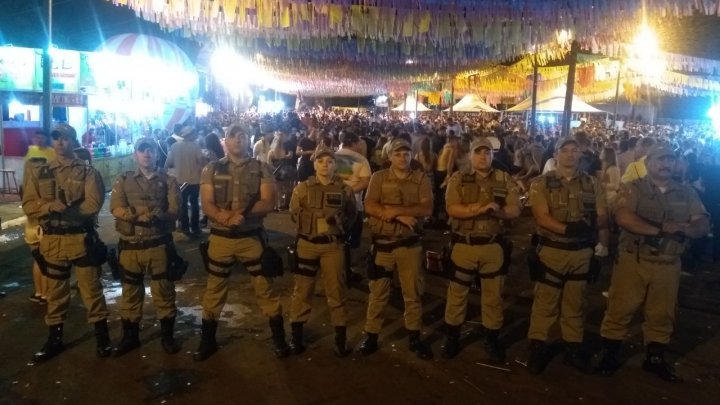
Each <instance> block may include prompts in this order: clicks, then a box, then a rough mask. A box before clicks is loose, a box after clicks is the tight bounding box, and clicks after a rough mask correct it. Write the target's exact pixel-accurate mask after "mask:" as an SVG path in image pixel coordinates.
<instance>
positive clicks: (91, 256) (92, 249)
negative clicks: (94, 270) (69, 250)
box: [75, 230, 108, 267]
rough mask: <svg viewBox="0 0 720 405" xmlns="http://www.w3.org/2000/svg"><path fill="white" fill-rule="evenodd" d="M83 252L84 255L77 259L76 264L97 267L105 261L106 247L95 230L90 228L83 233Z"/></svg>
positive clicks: (106, 256) (106, 257) (106, 255)
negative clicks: (89, 230)
mask: <svg viewBox="0 0 720 405" xmlns="http://www.w3.org/2000/svg"><path fill="white" fill-rule="evenodd" d="M85 252H86V254H85V257H82V258H80V259H78V260H77V262H76V263H75V264H76V265H78V266H92V267H99V266H102V265H103V264H105V262H107V259H108V248H107V246H106V245H105V243H104V242H103V241H102V239H100V235H98V234H97V231H95V230H92V231H91V232H88V233H87V235H85Z"/></svg>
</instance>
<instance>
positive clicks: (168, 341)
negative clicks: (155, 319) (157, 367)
mask: <svg viewBox="0 0 720 405" xmlns="http://www.w3.org/2000/svg"><path fill="white" fill-rule="evenodd" d="M174 332H175V317H167V318H163V319H161V320H160V336H161V337H160V343H162V348H163V350H164V351H165V353H167V354H175V353H177V352H179V351H180V345H179V344H178V343H177V342H176V341H175V336H174Z"/></svg>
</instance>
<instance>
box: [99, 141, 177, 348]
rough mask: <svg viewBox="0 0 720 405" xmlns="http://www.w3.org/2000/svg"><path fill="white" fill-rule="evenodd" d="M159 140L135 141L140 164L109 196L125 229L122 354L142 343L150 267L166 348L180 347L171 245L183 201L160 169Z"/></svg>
mask: <svg viewBox="0 0 720 405" xmlns="http://www.w3.org/2000/svg"><path fill="white" fill-rule="evenodd" d="M157 154H158V151H157V144H156V143H155V141H154V140H153V139H151V138H140V139H139V140H138V141H137V142H135V161H136V162H137V169H136V170H135V171H130V172H127V173H125V174H121V175H120V176H118V178H117V180H115V184H114V185H113V189H112V195H111V197H110V211H111V212H112V214H113V216H114V217H115V228H116V230H117V231H118V233H120V241H119V242H118V250H119V251H120V254H119V261H120V266H121V268H122V269H123V290H122V297H121V298H120V316H121V317H122V329H123V335H122V339H121V340H120V342H119V343H118V345H117V346H116V347H115V348H114V349H113V354H114V355H115V356H121V355H123V354H125V353H127V352H129V351H131V350H133V349H137V348H138V347H140V338H139V325H140V320H142V311H143V300H144V297H145V288H144V286H143V279H144V278H145V273H149V274H150V280H151V281H150V291H151V293H152V299H153V303H154V305H155V310H156V311H157V317H158V318H160V330H161V336H162V337H161V342H162V347H163V349H164V350H165V352H166V353H170V354H173V353H177V352H178V350H180V347H179V346H178V345H177V343H176V342H175V339H174V337H173V328H174V325H175V315H176V313H177V308H176V307H175V285H174V283H173V281H170V280H169V279H168V264H169V261H170V260H169V259H170V258H169V257H168V251H167V250H168V248H171V247H170V246H172V243H173V239H172V230H173V227H174V224H175V220H176V219H177V215H178V207H179V206H180V194H179V189H178V184H177V180H175V178H174V177H172V176H169V175H167V174H165V173H163V172H160V171H158V170H157V169H156V162H157Z"/></svg>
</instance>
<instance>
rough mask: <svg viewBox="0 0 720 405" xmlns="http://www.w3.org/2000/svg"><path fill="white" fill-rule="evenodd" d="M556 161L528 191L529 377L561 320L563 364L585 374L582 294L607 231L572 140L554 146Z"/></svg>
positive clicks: (599, 194) (598, 192) (599, 196)
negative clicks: (531, 234) (531, 230)
mask: <svg viewBox="0 0 720 405" xmlns="http://www.w3.org/2000/svg"><path fill="white" fill-rule="evenodd" d="M555 158H556V161H557V169H556V170H553V171H550V172H548V173H546V174H544V175H542V176H540V177H538V178H537V179H535V180H534V181H533V183H532V185H531V186H530V204H531V205H532V213H533V217H535V222H536V224H537V236H538V245H537V247H536V250H535V251H531V254H530V255H529V258H528V262H529V263H528V264H529V267H530V271H531V278H532V279H533V280H534V281H536V284H535V298H534V300H533V305H532V310H531V314H530V329H529V331H528V338H529V339H530V349H531V350H530V356H529V358H528V363H527V367H528V371H529V372H530V373H532V374H538V373H540V372H542V369H543V368H544V366H545V362H546V360H547V359H546V357H547V355H546V353H547V344H546V341H547V339H548V333H549V331H550V328H551V327H552V326H553V324H554V323H555V322H556V321H557V319H558V317H559V318H560V330H561V333H562V339H563V341H564V342H565V363H566V364H568V365H571V366H573V367H575V368H576V369H578V370H580V371H581V372H584V373H589V372H591V371H592V367H591V365H590V356H589V355H588V354H587V353H586V351H585V350H584V348H583V347H582V342H583V332H584V328H583V323H584V315H585V314H584V306H585V289H586V286H587V284H588V280H589V279H595V278H597V275H596V272H597V270H599V261H598V260H597V258H594V257H593V246H595V242H596V239H597V233H598V231H599V230H603V229H607V205H606V202H605V192H604V190H603V188H602V186H601V185H600V183H599V182H598V181H597V180H596V179H595V178H594V177H592V176H590V175H588V174H586V173H583V172H582V171H581V170H579V169H578V160H579V158H580V150H579V149H578V142H577V141H576V140H575V139H574V138H562V139H560V140H559V141H558V142H557V143H556V145H555Z"/></svg>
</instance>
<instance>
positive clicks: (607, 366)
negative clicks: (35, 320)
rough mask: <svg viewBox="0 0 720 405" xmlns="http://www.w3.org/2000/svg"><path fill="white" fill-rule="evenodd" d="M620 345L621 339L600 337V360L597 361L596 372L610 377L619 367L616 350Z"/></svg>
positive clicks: (618, 350) (617, 350) (618, 349)
mask: <svg viewBox="0 0 720 405" xmlns="http://www.w3.org/2000/svg"><path fill="white" fill-rule="evenodd" d="M621 346H622V340H614V339H606V338H602V350H601V351H600V362H599V363H598V366H597V369H596V370H595V371H597V373H598V374H600V375H602V376H605V377H610V376H612V375H614V374H615V372H616V371H617V370H618V369H619V368H620V360H619V359H618V352H620V347H621Z"/></svg>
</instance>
